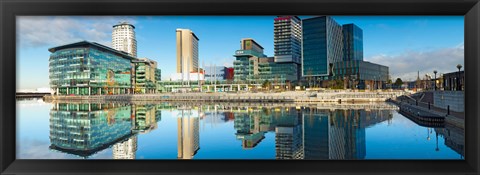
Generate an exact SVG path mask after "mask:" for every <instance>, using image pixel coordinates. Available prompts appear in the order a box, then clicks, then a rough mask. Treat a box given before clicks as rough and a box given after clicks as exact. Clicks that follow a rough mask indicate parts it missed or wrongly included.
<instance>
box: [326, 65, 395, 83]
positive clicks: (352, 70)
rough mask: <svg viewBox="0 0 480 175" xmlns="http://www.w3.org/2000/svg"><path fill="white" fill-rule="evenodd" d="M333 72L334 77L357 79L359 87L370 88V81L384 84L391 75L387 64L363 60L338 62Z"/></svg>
mask: <svg viewBox="0 0 480 175" xmlns="http://www.w3.org/2000/svg"><path fill="white" fill-rule="evenodd" d="M333 72H334V76H333V79H342V80H343V79H347V80H349V81H350V80H351V81H357V84H358V87H357V88H359V89H365V88H368V87H367V86H369V85H368V83H369V82H370V83H375V82H377V83H381V84H384V83H385V82H386V81H387V80H388V75H389V70H388V67H387V66H383V65H379V64H374V63H370V62H367V61H361V60H351V61H342V62H336V63H335V64H334V66H333ZM372 86H373V85H372ZM375 86H377V85H375Z"/></svg>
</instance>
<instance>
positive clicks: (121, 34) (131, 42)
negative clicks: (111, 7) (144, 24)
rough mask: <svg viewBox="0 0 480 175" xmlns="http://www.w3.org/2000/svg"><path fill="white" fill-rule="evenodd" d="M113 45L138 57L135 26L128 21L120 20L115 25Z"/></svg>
mask: <svg viewBox="0 0 480 175" xmlns="http://www.w3.org/2000/svg"><path fill="white" fill-rule="evenodd" d="M112 47H113V48H114V49H116V50H119V51H124V52H126V53H128V54H129V55H131V56H133V57H137V40H136V39H135V26H133V25H132V24H130V23H128V22H120V23H118V24H116V25H114V26H113V32H112Z"/></svg>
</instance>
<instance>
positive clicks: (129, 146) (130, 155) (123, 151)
mask: <svg viewBox="0 0 480 175" xmlns="http://www.w3.org/2000/svg"><path fill="white" fill-rule="evenodd" d="M112 152H113V159H135V157H136V153H137V136H133V137H130V138H129V139H128V140H125V141H123V142H120V143H116V144H114V145H113V149H112Z"/></svg>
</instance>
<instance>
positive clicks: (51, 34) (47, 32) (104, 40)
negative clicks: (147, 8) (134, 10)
mask: <svg viewBox="0 0 480 175" xmlns="http://www.w3.org/2000/svg"><path fill="white" fill-rule="evenodd" d="M120 21H128V22H130V23H132V24H135V23H136V20H135V18H133V17H101V16H79V17H67V16H55V17H53V16H22V17H18V18H17V40H18V42H19V46H21V47H55V46H58V45H62V44H68V43H73V42H77V41H82V40H88V41H92V42H98V43H101V44H104V45H107V46H110V45H111V40H112V39H111V37H112V35H111V33H112V26H113V25H115V24H117V23H118V22H120Z"/></svg>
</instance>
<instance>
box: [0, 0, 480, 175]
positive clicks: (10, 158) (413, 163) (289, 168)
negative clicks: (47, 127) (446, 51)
mask: <svg viewBox="0 0 480 175" xmlns="http://www.w3.org/2000/svg"><path fill="white" fill-rule="evenodd" d="M0 15H1V16H0V19H1V20H0V29H1V31H0V38H1V47H0V54H1V59H0V66H1V71H0V77H1V78H0V84H1V86H0V100H1V105H0V113H1V117H0V125H1V126H0V174H32V173H33V174H190V173H193V174H227V173H228V174H318V173H326V174H353V173H359V174H372V173H378V174H386V173H390V174H472V175H473V174H478V173H479V168H480V163H479V157H480V154H479V153H480V152H479V149H480V145H479V140H478V136H480V134H479V129H478V128H479V126H480V123H479V120H478V117H480V116H479V110H480V106H479V103H478V102H479V99H480V96H479V93H478V92H479V86H478V83H479V82H480V78H479V77H480V74H479V69H478V68H479V67H480V64H479V61H478V60H479V59H480V52H479V50H480V43H479V41H480V35H479V33H480V3H479V1H478V0H463V1H460V0H317V1H310V0H308V1H307V0H260V1H255V0H229V1H225V0H202V1H198V0H162V1H153V0H138V1H135V0H101V1H100V0H68V1H65V0H0ZM22 15H34V16H37V15H69V16H70V15H74V16H75V15H109V16H110V15H122V16H123V15H125V16H127V15H464V16H465V40H464V41H465V43H464V44H465V73H466V75H465V78H466V83H465V93H466V95H465V104H466V108H465V125H466V126H465V160H458V161H453V160H382V161H380V160H362V161H351V160H326V161H279V160H275V161H255V160H249V161H240V160H232V161H224V160H201V161H179V160H148V161H147V160H92V161H83V160H16V158H15V152H16V150H15V149H16V147H15V142H16V140H15V139H16V135H15V131H16V123H15V121H16V117H15V116H16V115H15V113H16V111H15V110H16V102H15V89H16V88H15V84H16V78H15V76H14V75H15V73H16V66H17V65H16V61H15V58H16V22H15V17H16V16H22ZM439 37H441V36H439Z"/></svg>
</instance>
